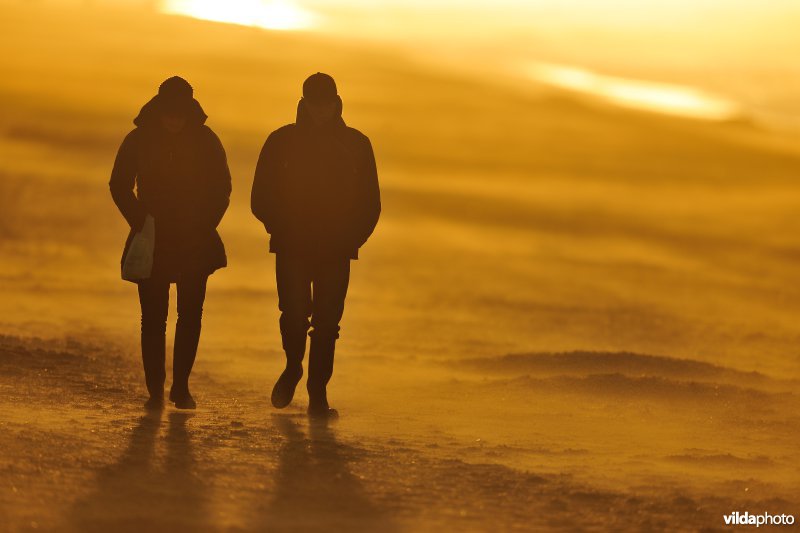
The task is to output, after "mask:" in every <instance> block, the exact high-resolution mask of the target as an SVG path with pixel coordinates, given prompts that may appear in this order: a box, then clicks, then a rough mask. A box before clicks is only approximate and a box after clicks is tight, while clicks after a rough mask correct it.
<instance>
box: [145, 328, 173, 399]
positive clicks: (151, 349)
mask: <svg viewBox="0 0 800 533" xmlns="http://www.w3.org/2000/svg"><path fill="white" fill-rule="evenodd" d="M166 328H167V325H166V322H163V323H162V322H160V321H154V322H152V323H148V322H145V321H144V320H143V321H142V364H143V366H144V380H145V383H146V384H147V392H148V393H150V398H151V399H152V400H153V402H154V403H157V402H159V401H160V402H162V403H163V401H164V381H165V380H166V377H167V373H166V371H165V370H164V359H165V352H166Z"/></svg>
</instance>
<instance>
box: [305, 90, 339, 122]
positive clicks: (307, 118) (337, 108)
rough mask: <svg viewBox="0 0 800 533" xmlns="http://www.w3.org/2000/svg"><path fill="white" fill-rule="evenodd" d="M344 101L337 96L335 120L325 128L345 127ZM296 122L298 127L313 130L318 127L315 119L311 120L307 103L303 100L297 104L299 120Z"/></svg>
mask: <svg viewBox="0 0 800 533" xmlns="http://www.w3.org/2000/svg"><path fill="white" fill-rule="evenodd" d="M342 107H343V104H342V99H341V98H340V97H339V96H338V95H337V96H336V111H335V112H334V114H333V118H331V120H330V122H328V123H327V124H325V125H324V126H325V127H326V128H327V127H332V128H336V127H341V126H345V123H344V119H343V118H342ZM295 122H296V124H297V125H298V126H301V127H307V128H311V127H314V126H316V124H315V123H314V119H313V118H311V114H310V113H309V112H308V109H306V105H305V101H304V99H303V98H301V99H300V101H299V102H297V118H296V119H295Z"/></svg>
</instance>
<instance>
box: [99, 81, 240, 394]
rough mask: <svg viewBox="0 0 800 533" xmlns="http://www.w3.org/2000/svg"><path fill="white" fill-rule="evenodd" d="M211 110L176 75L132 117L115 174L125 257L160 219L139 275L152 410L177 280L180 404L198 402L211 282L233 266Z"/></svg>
mask: <svg viewBox="0 0 800 533" xmlns="http://www.w3.org/2000/svg"><path fill="white" fill-rule="evenodd" d="M206 118H207V117H206V114H205V113H204V112H203V109H202V108H201V107H200V104H199V103H198V102H197V100H195V99H194V98H193V90H192V87H191V86H190V85H189V83H188V82H187V81H186V80H184V79H183V78H179V77H177V76H174V77H172V78H169V79H168V80H166V81H165V82H164V83H162V84H161V86H160V87H159V89H158V94H157V95H156V96H155V97H154V98H153V99H151V100H150V101H149V102H147V104H145V105H144V107H142V110H141V111H140V112H139V115H138V116H137V117H136V119H135V120H134V121H133V123H134V124H135V125H136V128H135V129H134V130H133V131H131V132H130V133H129V134H128V136H127V137H125V140H124V141H123V142H122V146H120V149H119V153H118V154H117V159H116V161H115V162H114V170H113V171H112V173H111V182H110V187H111V196H112V197H113V198H114V202H115V203H116V204H117V207H119V210H120V211H121V212H122V215H123V216H124V217H125V220H127V221H128V224H129V225H130V227H131V230H130V234H129V235H128V240H127V242H126V244H125V250H124V251H123V254H122V258H123V259H122V260H123V264H124V261H125V255H126V253H127V252H128V249H129V247H130V244H131V240H132V239H133V236H134V235H135V234H136V233H137V232H138V231H139V230H140V229H141V228H142V226H143V224H144V221H145V217H146V216H147V215H148V214H149V215H151V216H152V217H153V219H154V220H155V252H154V257H153V268H152V273H151V275H150V277H149V278H148V279H142V280H138V282H137V283H138V285H139V301H140V303H141V307H142V361H143V363H144V373H145V381H146V383H147V390H148V391H149V393H150V399H149V400H148V402H147V404H146V406H147V407H149V408H159V407H162V406H163V403H164V381H165V377H166V373H165V370H164V359H165V351H166V349H165V341H166V327H167V308H168V305H169V286H170V284H171V283H175V284H176V285H177V290H178V323H177V327H176V330H175V345H174V354H173V372H172V388H171V389H170V393H169V399H170V400H171V401H173V402H175V406H176V407H179V408H184V409H193V408H194V407H195V401H194V399H193V398H192V395H191V394H190V393H189V374H190V373H191V370H192V365H193V364H194V360H195V355H196V353H197V344H198V341H199V339H200V323H201V318H202V314H203V301H204V300H205V294H206V281H207V279H208V276H209V275H210V274H211V273H212V272H214V271H215V270H216V269H218V268H222V267H224V266H226V264H227V259H226V257H225V248H224V246H223V244H222V240H221V239H220V236H219V234H218V233H217V225H218V224H219V223H220V220H222V216H223V214H224V213H225V211H226V210H227V208H228V203H229V198H230V193H231V175H230V172H229V171H228V163H227V160H226V157H225V150H224V149H223V147H222V144H221V143H220V141H219V138H217V136H216V135H215V134H214V132H213V131H211V128H209V127H208V126H206V125H205V121H206ZM134 186H135V187H136V194H134V192H133V189H134Z"/></svg>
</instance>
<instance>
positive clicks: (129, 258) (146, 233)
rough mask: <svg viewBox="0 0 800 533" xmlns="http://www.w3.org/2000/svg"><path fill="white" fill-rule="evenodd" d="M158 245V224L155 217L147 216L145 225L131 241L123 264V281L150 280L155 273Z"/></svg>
mask: <svg viewBox="0 0 800 533" xmlns="http://www.w3.org/2000/svg"><path fill="white" fill-rule="evenodd" d="M155 244H156V224H155V220H153V217H152V216H150V215H147V216H146V217H145V219H144V225H143V226H142V229H141V230H139V232H138V233H137V234H136V235H134V236H133V239H131V245H130V246H128V252H127V253H126V254H125V261H123V263H122V279H125V280H128V281H139V280H143V279H148V278H150V273H151V272H152V271H153V251H154V249H155Z"/></svg>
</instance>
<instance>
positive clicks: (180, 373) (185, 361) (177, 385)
mask: <svg viewBox="0 0 800 533" xmlns="http://www.w3.org/2000/svg"><path fill="white" fill-rule="evenodd" d="M201 316H202V315H200V314H199V313H196V314H195V313H192V314H190V315H189V316H187V313H184V314H183V316H181V315H179V316H178V324H177V327H176V328H175V347H174V352H173V356H172V357H173V359H172V388H171V389H170V391H169V399H170V401H172V402H175V407H177V408H179V409H194V408H195V407H196V405H197V404H196V403H195V401H194V398H192V395H191V394H190V393H189V375H190V374H191V373H192V367H193V366H194V360H195V358H196V356H197V345H198V343H199V342H200V323H201V322H200V321H201Z"/></svg>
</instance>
